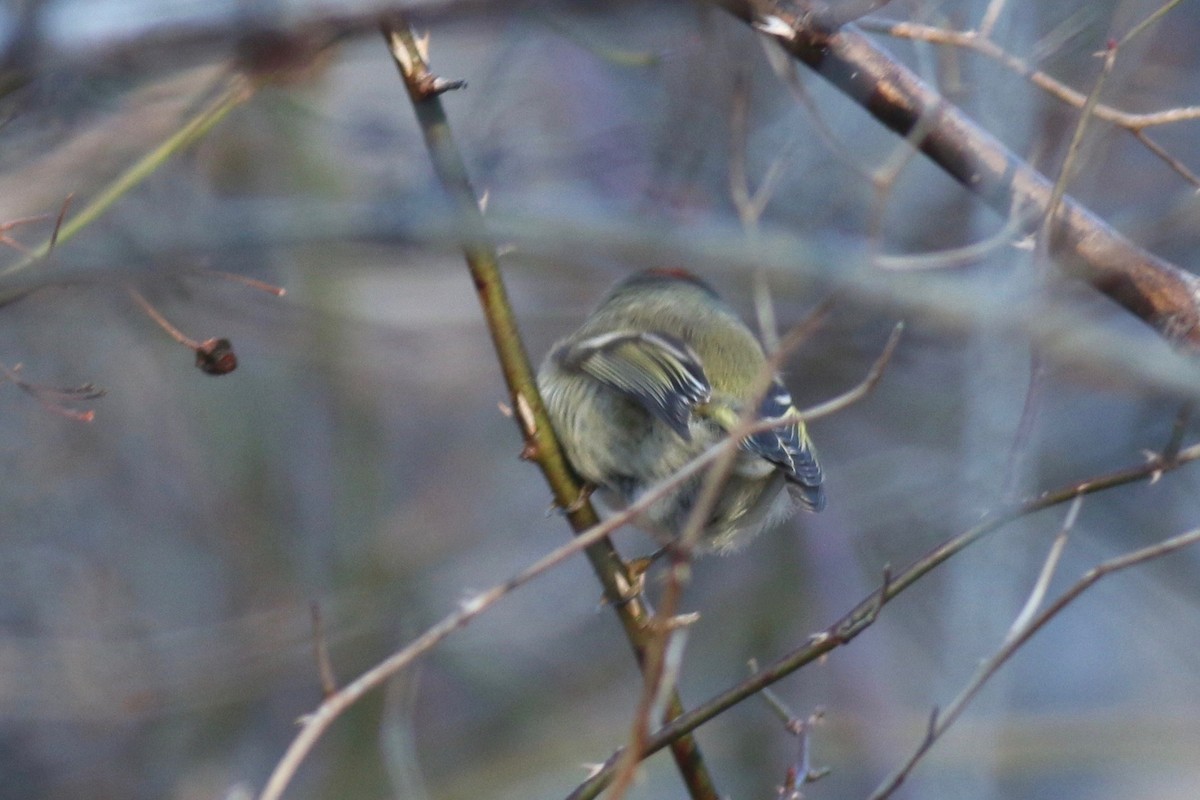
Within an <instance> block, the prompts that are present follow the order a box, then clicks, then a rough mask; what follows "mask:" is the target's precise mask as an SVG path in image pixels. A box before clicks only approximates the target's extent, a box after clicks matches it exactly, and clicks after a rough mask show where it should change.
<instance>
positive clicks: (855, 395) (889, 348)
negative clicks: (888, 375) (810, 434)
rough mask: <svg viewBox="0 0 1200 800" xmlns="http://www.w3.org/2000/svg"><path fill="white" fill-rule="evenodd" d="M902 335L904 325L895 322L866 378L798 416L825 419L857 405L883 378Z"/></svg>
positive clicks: (807, 418)
mask: <svg viewBox="0 0 1200 800" xmlns="http://www.w3.org/2000/svg"><path fill="white" fill-rule="evenodd" d="M903 333H904V323H903V322H897V323H896V326H895V327H894V328H892V333H891V335H890V336H889V337H888V340H887V344H885V345H884V346H883V352H881V353H880V354H879V358H877V359H875V363H874V364H872V365H871V369H869V370H868V371H867V375H866V377H864V378H863V379H862V381H861V382H860V383H859V384H858V385H857V386H855V387H854V388H852V389H850V390H849V391H848V392H845V393H843V394H840V395H838V396H837V397H834V398H832V399H830V400H826V401H825V402H823V403H819V404H817V405H815V406H812V407H811V408H806V409H804V410H803V411H801V412H800V416H801V417H803V418H804V419H805V420H809V421H811V420H815V419H820V418H821V417H827V416H829V415H830V414H836V413H837V412H838V411H841V410H842V409H844V408H846V407H847V406H851V405H853V404H854V403H857V402H858V401H859V400H861V399H863V398H864V397H866V396H867V395H869V394H870V393H871V392H872V391H874V389H875V386H876V385H877V384H878V383H879V381H880V380H881V379H882V378H883V372H884V370H885V369H887V365H888V362H890V361H891V360H892V355H893V354H894V353H895V352H896V347H897V346H899V344H900V336H901V335H902V334H903Z"/></svg>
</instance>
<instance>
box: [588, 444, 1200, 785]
mask: <svg viewBox="0 0 1200 800" xmlns="http://www.w3.org/2000/svg"><path fill="white" fill-rule="evenodd" d="M1172 448H1174V442H1173V441H1172V443H1171V444H1169V445H1168V450H1167V452H1166V453H1164V454H1162V455H1159V456H1152V457H1151V458H1149V459H1148V460H1147V461H1146V462H1145V463H1143V464H1139V465H1137V466H1134V467H1129V468H1127V469H1123V470H1118V471H1116V472H1111V473H1108V474H1106V475H1100V476H1097V477H1093V478H1089V479H1087V480H1083V481H1076V482H1074V483H1071V484H1068V485H1066V486H1062V487H1060V488H1058V489H1054V490H1051V491H1046V492H1042V493H1040V494H1038V495H1036V496H1033V497H1030V498H1027V499H1026V500H1024V501H1023V502H1020V503H1015V504H1013V505H1009V506H1006V507H1004V508H1001V509H998V510H996V511H994V512H992V513H990V514H988V515H987V516H986V517H985V518H984V519H983V520H982V521H980V522H979V523H978V524H976V525H975V526H974V527H972V528H969V529H967V530H965V531H963V532H962V533H959V534H957V535H956V536H952V537H951V538H949V539H947V540H946V541H944V542H943V543H942V544H940V545H938V546H937V547H935V548H934V549H933V550H931V551H930V552H928V553H927V554H925V555H924V556H922V557H920V558H918V559H917V560H916V561H914V562H913V563H911V564H910V565H909V566H907V567H905V568H904V569H903V570H900V571H899V572H897V573H895V575H893V574H892V572H891V571H890V570H886V569H885V571H884V578H883V583H882V585H881V586H880V587H879V589H877V590H876V591H874V592H872V593H871V596H870V597H867V598H865V599H863V600H862V601H861V602H860V603H859V604H858V605H856V606H855V607H854V608H852V609H850V610H849V611H848V612H847V613H846V614H844V615H843V616H842V617H841V618H840V619H838V620H837V621H835V622H834V623H833V624H832V625H830V626H828V627H827V628H825V629H824V630H823V631H821V632H819V633H817V634H816V635H814V636H811V637H809V639H808V641H806V642H805V643H804V644H802V645H800V646H799V647H797V648H796V649H794V650H792V651H791V652H790V653H785V654H784V655H782V656H780V657H779V658H777V659H776V660H775V661H774V662H772V663H770V664H768V665H767V666H765V667H763V668H762V669H760V670H758V671H756V672H755V673H754V674H753V675H751V676H750V677H749V678H747V679H745V680H743V681H741V682H740V683H738V684H736V685H734V686H732V687H730V688H728V689H726V690H725V691H723V692H721V693H720V694H718V695H716V696H714V697H712V698H710V699H708V700H707V701H705V702H703V703H701V704H700V705H698V706H697V707H696V708H694V709H693V710H691V711H689V712H688V713H686V714H684V715H683V716H681V717H679V718H678V719H675V720H673V721H671V722H669V723H668V724H666V725H664V726H663V727H662V728H660V729H659V730H657V731H655V732H654V733H653V734H651V735H650V737H649V738H648V739H647V740H646V741H645V742H644V746H643V750H642V756H643V757H647V756H649V755H651V754H653V753H655V752H657V751H658V750H661V749H662V748H663V747H665V746H667V744H668V743H669V742H670V741H671V740H672V738H673V737H675V736H678V735H679V734H681V733H685V732H690V731H693V730H695V729H696V728H698V727H700V726H701V725H703V724H704V723H706V722H708V721H709V720H711V719H713V718H714V717H716V716H718V715H719V714H721V713H722V712H724V711H725V710H727V709H729V708H731V707H733V706H735V705H737V704H738V703H740V702H742V701H743V700H745V699H746V698H748V697H751V696H753V695H754V694H756V693H758V692H760V691H762V690H763V689H764V688H766V687H767V686H770V685H771V684H773V683H775V682H776V681H779V680H781V679H783V678H785V677H787V676H788V675H791V674H792V673H793V672H795V671H796V670H798V669H800V668H801V667H803V666H804V665H806V664H810V663H812V662H813V661H816V660H817V659H818V658H820V657H821V656H823V655H825V654H826V653H828V652H830V651H832V650H834V649H836V648H838V647H841V646H842V645H845V644H848V643H849V642H850V641H851V640H852V639H854V638H855V637H857V636H858V635H859V634H860V633H862V632H863V631H864V630H866V629H867V628H868V627H870V626H871V625H872V624H874V622H875V620H876V618H877V617H878V616H879V612H880V610H881V609H882V608H883V606H885V605H887V604H888V603H889V602H891V601H892V600H893V599H895V598H896V596H897V595H899V594H900V593H901V592H903V591H904V590H906V589H907V588H909V587H910V586H912V585H913V584H914V583H916V582H917V581H918V580H919V579H920V578H922V577H923V576H925V575H926V574H928V573H929V572H930V571H932V570H933V569H934V568H936V567H937V566H938V565H940V564H942V563H944V562H945V561H946V560H948V559H949V558H951V557H952V556H954V555H955V554H957V553H959V552H961V551H962V550H964V549H965V548H967V547H969V546H970V545H972V544H974V543H975V542H977V541H979V540H980V539H982V538H984V537H985V536H987V535H989V534H991V533H994V532H995V531H997V530H999V529H1000V528H1002V527H1004V526H1005V525H1007V524H1008V523H1010V522H1012V521H1013V520H1016V519H1019V518H1021V517H1025V516H1028V515H1030V514H1034V513H1037V512H1038V511H1043V510H1045V509H1047V508H1052V507H1054V506H1057V505H1061V504H1063V503H1070V502H1076V501H1078V498H1080V497H1083V496H1085V495H1090V494H1095V493H1096V492H1102V491H1107V490H1109V489H1114V488H1116V487H1118V486H1125V485H1127V484H1130V483H1135V482H1137V481H1150V482H1154V481H1156V480H1157V479H1158V478H1159V477H1161V476H1162V474H1163V473H1164V472H1167V471H1170V470H1173V469H1176V468H1178V467H1180V466H1182V465H1184V464H1188V463H1191V462H1193V461H1198V460H1200V444H1193V445H1190V446H1189V447H1185V448H1182V449H1180V450H1178V451H1177V452H1175V453H1171V452H1170V451H1171V449H1172ZM1172 541H1173V540H1172ZM1139 552H1140V551H1139ZM622 755H623V751H617V752H616V753H614V754H613V755H612V756H610V757H609V758H608V760H607V761H605V762H604V764H603V765H602V766H601V767H600V768H599V769H597V770H596V771H595V772H594V773H593V774H592V776H591V777H589V778H588V779H587V780H586V781H584V782H583V783H582V784H580V785H579V786H577V787H576V788H575V790H574V791H573V792H572V793H571V794H570V795H568V800H591V798H594V797H597V796H598V795H599V794H600V792H602V791H604V787H605V786H607V785H608V783H609V782H610V781H611V780H612V779H613V775H614V773H615V770H616V764H617V762H618V760H619V759H620V758H621V756H622Z"/></svg>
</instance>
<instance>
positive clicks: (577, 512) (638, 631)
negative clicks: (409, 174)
mask: <svg viewBox="0 0 1200 800" xmlns="http://www.w3.org/2000/svg"><path fill="white" fill-rule="evenodd" d="M381 30H382V32H383V36H384V38H385V40H386V41H387V43H388V47H389V49H390V51H391V53H392V57H393V59H394V60H395V62H396V66H397V67H398V68H399V70H400V76H401V78H402V79H403V81H404V86H405V89H406V90H407V91H408V96H409V99H410V100H411V101H412V106H413V110H414V111H415V112H416V115H417V122H418V124H419V126H420V128H421V133H422V135H423V136H424V138H425V144H426V147H427V148H428V150H429V156H430V160H431V161H432V163H433V168H434V171H435V172H436V173H437V176H438V179H439V180H440V181H441V183H442V185H443V186H444V187H445V189H446V191H447V193H448V195H449V196H450V199H451V202H452V204H453V206H454V210H455V213H456V215H457V216H456V220H457V224H458V225H459V232H460V235H461V237H462V243H463V254H464V256H465V257H466V261H467V267H468V269H469V270H470V272H471V278H472V280H473V281H474V283H475V290H476V292H477V293H478V295H479V302H480V304H481V306H482V307H483V312H484V316H485V318H486V320H487V324H488V330H489V331H490V333H491V336H492V343H493V345H494V346H495V348H496V355H497V357H498V358H499V361H500V367H501V369H502V370H503V373H504V379H505V382H506V383H507V385H508V389H509V392H510V394H511V396H512V407H513V409H514V411H515V413H514V414H513V418H514V419H515V420H517V424H518V425H519V426H520V429H521V434H522V436H523V437H524V440H525V446H524V449H523V451H522V456H523V457H524V458H527V459H529V460H532V461H535V462H536V463H537V464H538V466H539V467H540V468H541V470H542V473H543V475H545V477H546V481H547V483H549V485H550V488H551V490H552V492H553V493H554V498H555V501H556V502H557V503H558V505H559V506H560V507H562V508H564V509H566V510H567V517H568V519H569V520H570V523H571V527H572V528H573V529H574V530H575V531H576V532H577V533H578V532H581V531H584V530H586V529H588V528H590V527H592V526H593V525H594V524H596V522H597V521H598V518H597V516H596V512H595V510H594V508H593V507H592V505H591V503H589V502H587V501H586V500H584V502H580V500H581V497H580V489H581V487H580V485H579V483H578V481H577V480H576V479H575V477H574V475H573V474H572V472H571V470H570V468H569V467H568V466H567V462H566V459H565V458H564V456H563V454H562V450H561V448H560V447H559V445H558V441H557V440H556V438H555V436H554V431H553V428H552V427H551V425H550V420H549V417H548V416H547V414H546V410H545V407H544V406H543V404H542V399H541V396H540V395H539V393H538V390H537V382H536V380H535V378H534V373H533V369H532V368H531V366H530V363H529V358H528V356H527V355H526V353H525V347H524V344H523V343H522V341H521V337H520V333H519V331H518V329H517V324H516V320H515V318H514V316H513V313H512V307H511V306H510V305H509V302H508V296H507V293H506V291H505V288H504V282H503V279H502V277H501V275H500V268H499V261H498V257H497V255H496V248H495V246H494V245H493V244H492V243H491V241H490V239H489V237H488V234H487V226H486V224H485V222H484V219H483V213H482V212H481V211H480V208H479V202H478V199H477V196H476V194H475V191H474V189H473V188H472V187H471V182H470V179H469V177H468V175H467V169H466V165H465V164H464V163H463V160H462V156H461V154H460V153H459V151H458V148H457V146H456V145H455V144H454V139H453V136H452V135H451V131H450V125H449V122H448V120H447V118H446V113H445V110H444V109H443V108H442V104H441V101H440V100H439V99H438V98H439V95H441V94H442V93H444V92H446V91H449V90H451V89H456V88H459V87H461V86H462V85H463V84H462V83H461V82H454V81H444V80H442V79H440V78H438V77H436V76H435V75H433V73H432V72H430V70H429V66H428V40H427V39H424V40H420V39H417V38H416V37H415V36H414V35H413V32H412V29H411V26H410V25H409V24H408V21H407V20H406V18H405V17H404V16H403V15H400V14H393V15H390V16H388V17H386V18H384V20H383V22H382V23H381ZM586 553H587V556H588V560H589V561H590V562H591V565H592V568H593V570H594V571H595V573H596V575H597V577H598V578H599V580H600V583H601V584H602V585H603V587H604V592H605V594H606V596H607V597H608V598H609V600H610V601H611V603H612V607H613V608H614V610H615V611H616V613H617V615H618V616H619V617H620V620H621V624H622V627H623V628H624V630H625V635H626V638H628V640H629V642H630V645H631V646H632V647H633V650H634V653H635V655H636V657H637V660H638V664H639V666H641V665H642V664H643V663H644V662H645V657H646V646H647V643H648V640H649V627H648V625H647V621H648V619H649V614H648V611H647V609H646V606H645V605H644V603H642V602H641V601H640V599H638V598H636V597H633V598H631V597H630V596H629V595H630V587H631V585H632V581H631V579H630V576H629V573H628V571H627V570H626V568H625V565H624V564H623V563H622V562H621V560H620V558H619V556H618V554H617V552H616V550H615V548H613V546H612V543H611V542H609V541H608V540H607V539H604V540H601V541H599V542H597V543H596V544H594V545H592V546H590V547H588V548H587V550H586ZM666 706H667V709H666V715H665V717H666V719H668V720H669V719H674V718H675V717H677V716H679V715H680V714H682V713H683V705H682V702H681V701H680V699H679V695H678V693H677V692H672V693H671V694H670V696H669V698H668V700H667V704H666ZM671 750H672V754H673V755H674V758H675V763H676V765H677V766H678V768H679V770H680V774H681V775H682V776H683V779H684V782H685V783H686V784H687V786H688V791H689V793H690V794H691V796H692V797H693V798H697V800H699V799H700V798H705V799H706V800H716V797H717V792H716V789H715V788H714V786H713V783H712V778H711V776H710V775H709V774H708V770H707V768H706V767H705V766H704V762H703V758H702V757H701V754H700V750H699V748H698V746H697V745H696V742H695V739H694V738H693V737H691V736H690V735H689V736H687V737H685V738H682V739H680V740H678V741H676V742H673V743H672V745H671Z"/></svg>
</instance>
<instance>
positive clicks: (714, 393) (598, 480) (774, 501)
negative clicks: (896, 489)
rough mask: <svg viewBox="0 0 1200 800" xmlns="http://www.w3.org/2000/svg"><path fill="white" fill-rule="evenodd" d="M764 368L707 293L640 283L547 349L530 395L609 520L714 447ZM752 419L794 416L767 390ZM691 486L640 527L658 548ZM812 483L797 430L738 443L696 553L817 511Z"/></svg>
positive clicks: (674, 278)
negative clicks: (608, 508) (607, 508)
mask: <svg viewBox="0 0 1200 800" xmlns="http://www.w3.org/2000/svg"><path fill="white" fill-rule="evenodd" d="M765 367H766V358H765V356H764V355H763V351H762V347H761V346H760V345H759V343H758V341H757V340H756V339H755V338H754V335H753V334H752V333H751V332H750V330H749V329H748V328H747V327H746V325H745V324H744V323H743V322H742V321H741V319H739V318H738V316H737V315H736V314H735V313H734V312H733V311H732V309H730V308H729V307H728V306H726V305H725V304H724V303H723V302H722V301H721V300H720V298H719V297H718V296H717V295H716V293H715V292H713V290H712V289H711V288H710V287H709V286H708V285H707V284H705V283H703V282H701V281H700V280H698V279H696V278H693V277H691V276H689V275H686V274H685V273H681V272H678V271H669V272H644V273H638V274H637V275H634V276H632V277H630V278H628V279H626V280H625V281H622V282H621V283H620V284H618V285H617V286H616V287H615V288H614V289H613V290H612V291H611V292H610V293H609V295H608V296H607V297H606V298H605V299H604V300H603V301H602V302H601V303H600V305H599V307H597V309H596V310H595V311H594V312H593V313H592V314H591V315H590V316H589V317H588V318H587V320H586V321H585V322H584V323H583V325H582V326H581V327H580V328H579V329H578V330H577V331H575V332H574V333H573V334H571V335H570V336H568V337H567V338H565V339H563V340H562V341H560V342H558V343H557V344H556V345H555V346H554V347H553V348H552V349H551V352H550V354H549V355H548V356H547V358H546V360H545V362H544V363H543V364H542V367H541V370H540V372H539V374H538V385H539V388H540V390H541V392H542V395H543V397H544V399H545V401H546V407H547V410H548V411H549V413H550V417H551V420H552V421H553V423H554V428H555V431H556V433H557V434H558V436H559V438H560V439H561V441H562V444H563V447H564V449H565V451H566V454H567V458H568V460H569V461H570V462H571V465H572V466H573V467H574V469H575V471H576V472H578V473H579V475H580V476H581V477H582V478H584V479H585V480H587V481H589V482H590V483H593V484H595V485H596V486H597V487H598V488H599V489H600V490H601V493H602V497H604V498H605V500H606V502H608V503H610V504H611V505H614V506H616V507H618V508H619V507H623V506H625V505H628V504H629V503H631V502H634V501H635V500H637V499H638V497H639V496H640V495H641V493H642V492H643V491H645V490H646V489H647V488H650V487H651V486H654V485H656V484H658V483H660V482H662V481H665V480H667V479H669V478H670V477H671V476H672V475H673V474H674V473H675V472H677V471H678V470H679V468H680V467H682V466H683V465H684V464H686V463H687V462H688V461H690V460H692V459H693V458H695V457H696V456H697V455H699V454H700V453H702V452H704V451H705V450H707V449H708V448H709V447H711V446H712V445H713V444H715V443H716V442H717V441H718V440H720V439H721V438H722V437H723V436H724V435H725V433H726V432H727V431H728V430H729V429H730V428H732V427H733V426H734V425H735V424H736V423H737V421H738V419H739V418H740V416H741V415H742V413H743V411H744V405H745V403H746V402H747V400H748V399H749V395H750V393H751V392H752V391H753V388H754V385H755V382H756V381H757V380H758V379H759V376H760V375H761V373H762V372H763V370H764V369H765ZM758 411H759V413H760V416H766V417H770V418H780V417H784V416H787V415H792V414H794V413H795V410H794V409H792V408H791V398H790V396H789V395H788V393H787V390H786V389H784V388H783V385H782V383H779V382H778V380H777V379H776V381H775V383H774V384H772V387H771V389H770V390H769V391H768V395H767V397H766V398H765V399H764V400H763V401H762V403H761V405H760V408H759V409H758ZM701 480H702V477H701V476H696V477H694V478H692V479H690V480H688V481H685V482H684V483H683V484H682V485H681V486H680V487H678V489H676V490H675V491H673V492H672V493H671V494H668V495H667V496H666V497H664V498H663V499H662V500H660V501H658V502H656V503H655V504H653V505H652V506H651V507H650V508H649V509H648V510H647V511H646V512H645V513H644V514H643V515H641V516H640V517H639V518H638V523H639V525H640V526H641V527H643V528H646V529H648V530H649V531H650V532H652V533H654V534H655V535H656V536H657V537H658V538H659V539H661V540H664V541H666V540H670V539H671V538H673V537H674V536H676V535H678V533H679V531H680V530H681V529H682V527H683V525H684V524H685V523H686V521H687V518H688V515H689V513H690V511H691V508H692V506H693V504H694V502H695V498H696V494H697V492H698V489H699V484H700V481H701ZM821 482H822V475H821V471H820V467H819V466H818V465H817V462H816V457H815V455H814V453H813V450H812V446H811V443H810V442H809V440H808V436H807V433H806V431H805V429H804V425H803V423H802V422H801V421H800V420H799V419H796V420H794V421H793V422H791V423H790V424H787V425H784V426H781V427H780V428H779V429H778V430H777V431H768V432H765V433H761V434H757V435H755V436H752V437H748V438H747V439H746V440H744V441H743V443H742V452H740V453H739V456H738V459H737V462H736V464H735V467H734V470H733V473H732V475H731V476H730V478H729V480H728V482H727V484H726V486H725V489H724V491H723V492H722V495H721V498H720V500H719V501H718V503H717V505H716V507H715V508H714V510H713V512H712V514H711V516H710V519H709V521H708V524H707V526H706V527H705V529H704V531H703V534H702V542H701V545H702V546H703V547H704V548H705V549H710V550H729V549H731V548H733V547H736V546H738V545H739V544H741V543H743V542H744V541H745V540H747V539H748V538H749V537H750V536H751V535H753V534H754V533H757V532H758V531H759V530H761V529H762V528H764V527H767V526H768V525H769V524H771V523H773V522H775V521H777V520H779V519H781V518H782V517H784V516H786V515H787V514H788V513H789V512H790V511H791V510H792V509H793V508H794V507H795V506H796V505H797V504H799V505H802V506H804V507H806V508H809V509H811V510H820V508H821V507H822V506H823V505H824V494H823V492H822V489H821ZM785 485H786V486H787V487H788V491H786V492H783V491H781V489H783V488H784V486H785Z"/></svg>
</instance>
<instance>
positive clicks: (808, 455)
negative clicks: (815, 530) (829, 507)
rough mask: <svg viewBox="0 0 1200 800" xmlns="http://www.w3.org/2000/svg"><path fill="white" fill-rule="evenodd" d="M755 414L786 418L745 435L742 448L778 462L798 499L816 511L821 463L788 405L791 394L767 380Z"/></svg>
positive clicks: (822, 502)
mask: <svg viewBox="0 0 1200 800" xmlns="http://www.w3.org/2000/svg"><path fill="white" fill-rule="evenodd" d="M758 415H759V417H760V418H761V419H764V420H772V419H780V420H781V419H787V418H789V417H790V421H789V422H788V423H786V424H783V425H780V426H779V427H778V428H772V429H770V430H767V431H762V432H760V433H756V434H753V435H752V436H747V437H746V439H745V441H743V442H742V447H744V448H745V449H746V450H749V451H750V452H752V453H755V454H757V455H759V456H761V457H762V458H765V459H766V460H767V461H770V462H771V463H772V464H776V465H778V466H779V468H780V470H782V472H783V475H784V477H785V478H786V479H787V480H788V482H790V483H792V484H793V485H795V486H796V487H797V488H798V489H799V494H800V499H801V502H803V503H804V505H805V506H807V507H808V508H809V509H811V510H813V511H820V510H821V509H822V508H824V507H825V493H824V491H823V490H822V489H821V481H822V479H823V476H822V474H821V465H820V464H818V463H817V456H816V453H815V452H813V446H812V442H811V441H810V440H809V438H808V431H807V430H806V429H805V427H804V421H803V420H801V419H800V417H799V416H798V415H797V412H796V409H795V407H794V406H793V405H792V395H791V394H790V393H789V392H788V390H787V387H785V386H784V385H783V383H781V382H780V381H779V379H775V380H774V381H772V382H771V387H770V388H769V389H768V390H767V394H766V396H765V397H764V398H763V401H762V405H760V406H759V411H758Z"/></svg>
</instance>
